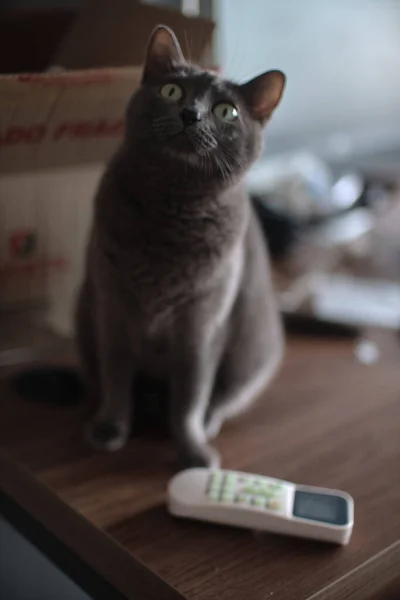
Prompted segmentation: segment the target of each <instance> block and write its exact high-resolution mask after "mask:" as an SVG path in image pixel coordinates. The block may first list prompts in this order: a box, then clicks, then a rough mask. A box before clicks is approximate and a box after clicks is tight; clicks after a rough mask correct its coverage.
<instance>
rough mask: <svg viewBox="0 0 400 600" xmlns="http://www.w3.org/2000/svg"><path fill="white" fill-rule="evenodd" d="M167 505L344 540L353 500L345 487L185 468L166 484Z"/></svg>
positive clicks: (190, 514)
mask: <svg viewBox="0 0 400 600" xmlns="http://www.w3.org/2000/svg"><path fill="white" fill-rule="evenodd" d="M168 507H169V511H170V513H171V514H173V515H174V516H176V517H187V518H192V519H198V520H202V521H211V522H213V523H222V524H225V525H233V526H236V527H245V528H248V529H258V530H261V531H269V532H272V533H281V534H286V535H293V536H299V537H305V538H312V539H316V540H321V541H324V542H331V543H335V544H343V545H345V544H348V542H349V540H350V536H351V533H352V530H353V520H354V502H353V498H352V497H351V496H350V495H349V494H346V493H345V492H340V491H336V490H330V489H325V488H317V487H310V486H305V485H296V484H294V483H290V482H288V481H281V480H280V479H271V478H270V477H263V476H260V475H252V474H250V473H240V472H236V471H224V470H210V469H188V470H186V471H182V472H181V473H178V475H176V476H175V477H173V479H172V480H171V481H170V484H169V487H168Z"/></svg>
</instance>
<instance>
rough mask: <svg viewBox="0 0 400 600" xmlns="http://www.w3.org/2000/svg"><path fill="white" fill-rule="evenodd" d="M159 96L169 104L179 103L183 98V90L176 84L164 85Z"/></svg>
mask: <svg viewBox="0 0 400 600" xmlns="http://www.w3.org/2000/svg"><path fill="white" fill-rule="evenodd" d="M160 93H161V96H162V97H163V98H165V99H166V100H169V101H170V102H179V100H180V99H181V98H182V96H183V89H182V88H181V86H180V85H178V84H177V83H166V84H165V85H163V87H162V88H161V91H160Z"/></svg>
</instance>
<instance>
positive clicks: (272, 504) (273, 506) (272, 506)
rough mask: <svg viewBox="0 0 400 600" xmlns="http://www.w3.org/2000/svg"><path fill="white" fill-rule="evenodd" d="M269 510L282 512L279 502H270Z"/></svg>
mask: <svg viewBox="0 0 400 600" xmlns="http://www.w3.org/2000/svg"><path fill="white" fill-rule="evenodd" d="M268 508H269V510H281V508H282V507H281V503H280V502H279V500H270V501H269V502H268Z"/></svg>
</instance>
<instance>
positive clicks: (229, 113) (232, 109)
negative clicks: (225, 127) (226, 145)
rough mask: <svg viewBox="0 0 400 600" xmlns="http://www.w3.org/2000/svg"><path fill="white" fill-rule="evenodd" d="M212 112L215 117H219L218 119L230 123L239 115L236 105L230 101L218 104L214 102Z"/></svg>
mask: <svg viewBox="0 0 400 600" xmlns="http://www.w3.org/2000/svg"><path fill="white" fill-rule="evenodd" d="M213 113H214V115H215V116H216V117H217V119H220V121H225V123H231V122H232V121H235V120H236V119H237V118H238V116H239V113H238V111H237V108H236V106H233V104H230V102H221V103H220V104H216V105H215V106H214V108H213Z"/></svg>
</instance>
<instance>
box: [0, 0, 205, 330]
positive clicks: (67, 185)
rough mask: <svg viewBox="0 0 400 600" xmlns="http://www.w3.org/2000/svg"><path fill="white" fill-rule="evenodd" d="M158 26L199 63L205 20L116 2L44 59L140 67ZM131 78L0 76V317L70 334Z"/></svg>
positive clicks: (128, 72)
mask: <svg viewBox="0 0 400 600" xmlns="http://www.w3.org/2000/svg"><path fill="white" fill-rule="evenodd" d="M94 5H95V6H96V9H94ZM94 10H95V11H96V19H95V20H94V16H93V15H94V13H93V11H94ZM124 11H127V12H126V14H125V13H124ZM124 14H125V16H124ZM133 15H134V18H133ZM122 22H125V23H127V25H126V27H125V28H124V29H123V30H122V29H121V23H122ZM159 22H162V23H166V24H169V25H170V26H172V27H173V28H174V29H175V31H176V33H177V35H178V37H179V38H180V39H181V40H182V42H184V40H185V39H186V38H185V34H184V32H185V31H186V32H187V38H188V39H193V40H196V41H195V45H194V46H193V47H192V50H193V49H194V48H195V47H196V48H198V50H196V53H195V54H192V57H193V58H195V59H199V58H200V57H201V56H202V57H203V61H202V62H203V64H204V60H205V58H204V57H205V55H206V54H207V48H208V47H209V44H210V42H211V34H212V30H213V24H212V23H211V22H209V21H205V20H204V19H195V18H189V17H184V16H182V15H180V14H178V13H174V12H173V11H167V10H164V9H159V8H155V7H151V6H144V5H140V4H139V3H137V2H133V1H130V2H127V1H124V0H115V1H113V2H112V3H110V2H108V1H103V0H96V1H95V2H92V1H89V2H88V3H87V6H86V7H85V8H84V9H83V11H82V14H81V16H80V17H78V19H77V22H76V26H75V27H74V28H73V29H72V30H71V32H70V34H69V35H68V36H67V39H66V40H65V43H63V44H62V47H61V48H60V51H59V53H58V55H57V60H55V61H53V62H56V63H59V64H60V63H62V64H63V65H64V66H68V67H69V68H70V69H72V68H77V67H82V66H86V67H87V66H89V65H91V66H99V65H110V64H112V65H113V66H114V65H116V66H118V65H120V64H124V65H127V64H129V63H131V64H140V62H141V60H142V56H143V53H144V49H145V43H146V40H147V37H148V35H149V33H150V31H151V30H152V29H153V28H154V26H155V25H156V24H158V23H159ZM128 24H129V25H128ZM128 33H129V35H128ZM123 34H124V35H123ZM196 35H197V37H196ZM103 36H104V37H103ZM102 37H103V42H104V43H101V41H100V40H101V38H102ZM106 40H108V41H109V42H108V43H106ZM201 40H202V41H201ZM183 46H184V43H183ZM140 77H141V67H125V68H108V69H104V68H101V69H93V70H79V71H69V72H65V73H46V74H19V75H12V76H6V77H0V309H2V310H3V311H4V310H5V309H10V308H13V309H14V308H17V307H22V308H24V309H26V308H27V307H31V306H47V307H48V308H47V310H46V323H47V324H48V325H50V327H51V328H52V330H53V331H55V332H57V333H58V334H61V335H63V336H71V335H72V333H73V319H72V315H73V308H74V304H75V296H76V289H77V287H78V285H79V281H80V279H81V275H82V268H83V257H84V249H85V245H86V240H87V235H88V227H89V224H90V221H91V216H92V202H93V196H94V193H95V190H96V187H97V184H98V181H99V179H100V177H101V174H102V172H103V170H104V166H105V164H106V162H107V161H108V160H109V158H110V157H111V155H112V154H113V153H114V151H115V149H116V148H117V146H118V144H119V143H120V141H121V138H122V135H123V131H124V112H125V108H126V104H127V101H128V99H129V98H130V96H131V94H132V93H133V92H134V90H135V88H136V87H137V86H138V84H139V82H140Z"/></svg>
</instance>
